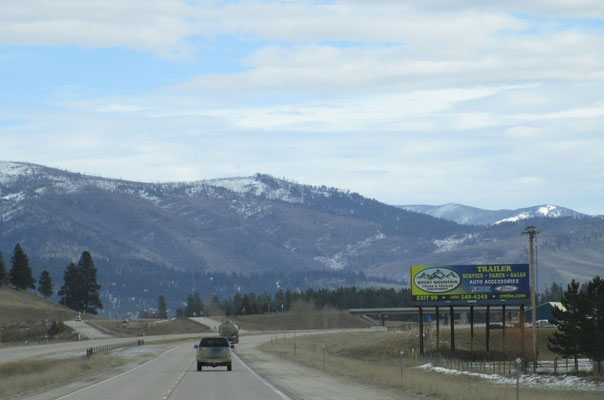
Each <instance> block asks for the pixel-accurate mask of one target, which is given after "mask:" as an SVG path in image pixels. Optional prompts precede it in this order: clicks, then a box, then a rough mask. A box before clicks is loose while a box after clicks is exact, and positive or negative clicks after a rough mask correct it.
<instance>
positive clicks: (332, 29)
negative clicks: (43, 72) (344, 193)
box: [0, 0, 604, 212]
mask: <svg viewBox="0 0 604 400" xmlns="http://www.w3.org/2000/svg"><path fill="white" fill-rule="evenodd" d="M603 17H604V9H603V8H602V7H601V2H600V0H594V1H590V0H572V1H570V0H569V1H562V0H553V1H551V0H548V1H546V0H536V1H531V2H526V1H516V0H512V1H506V2H484V1H480V2H479V1H469V0H457V1H450V2H442V1H435V0H426V1H403V0H393V1H375V2H366V1H365V2H361V1H356V2H354V1H346V2H344V1H334V2H325V3H323V2H319V3H317V2H312V1H292V2H272V1H254V2H234V3H233V2H219V1H216V2H214V1H207V2H189V1H184V0H183V1H177V0H174V1H170V2H165V1H161V0H146V1H134V0H119V1H118V0H114V1H108V0H104V1H101V0H97V1H87V2H82V1H79V0H72V1H68V0H60V1H53V2H45V1H34V0H23V1H19V2H12V3H11V2H2V3H0V44H8V45H51V46H63V45H76V46H82V47H86V48H97V47H111V46H119V47H123V48H127V49H135V50H142V51H146V52H150V53H153V54H156V55H158V56H159V57H165V58H170V57H180V58H194V57H195V56H196V53H197V52H199V51H202V50H203V46H201V47H198V43H199V41H203V40H212V39H213V38H217V37H223V36H224V35H227V36H229V35H230V36H231V37H232V38H234V39H233V41H236V40H239V41H241V42H244V43H245V44H246V45H248V46H250V47H252V49H251V50H249V52H248V53H247V54H246V55H245V56H244V57H243V58H242V59H241V60H235V62H240V63H241V67H242V68H241V69H240V71H239V72H232V73H215V74H199V75H197V76H194V77H192V78H190V79H186V80H184V81H183V82H180V83H178V84H175V85H173V86H171V87H167V88H163V89H158V90H155V91H153V92H145V91H141V92H139V93H135V94H132V95H122V96H118V95H115V94H109V95H107V96H103V97H90V96H87V95H86V93H87V92H86V90H85V89H86V88H80V87H78V86H77V85H74V86H65V87H62V88H60V92H58V93H56V94H55V96H54V97H53V96H51V98H52V99H53V100H54V103H53V104H52V106H53V110H52V112H49V111H40V110H31V109H17V110H5V111H2V110H0V118H4V119H7V118H11V119H17V120H19V121H22V122H23V123H22V124H20V125H19V124H16V125H7V126H2V125H0V136H1V137H2V139H3V143H5V145H3V146H2V147H0V159H20V160H24V161H33V162H40V163H44V164H48V165H51V166H57V165H58V166H61V167H64V168H69V169H73V170H78V171H82V172H89V173H100V174H102V175H105V176H114V177H122V178H129V179H137V180H146V181H149V180H184V179H201V178H214V177H223V176H232V175H248V174H251V173H254V172H258V171H260V172H268V173H273V174H274V175H277V176H287V177H291V178H294V179H298V180H299V181H301V182H306V183H313V184H326V185H333V186H338V187H344V188H350V189H352V190H357V191H360V192H362V193H364V194H367V195H370V196H371V197H376V198H378V199H380V200H384V201H388V202H390V203H412V202H414V203H421V202H425V203H443V202H449V201H456V202H462V203H467V204H474V205H479V206H485V207H491V208H497V207H499V208H504V207H508V208H513V207H520V206H526V205H532V204H540V203H544V202H552V203H558V204H561V205H568V206H572V205H573V204H572V201H575V202H577V203H578V204H579V203H581V198H597V197H598V195H600V197H601V176H602V175H601V174H602V161H601V160H602V159H604V144H603V142H602V140H603V139H602V136H601V132H602V130H603V129H604V120H603V117H604V108H603V106H602V103H601V93H602V92H603V90H604V52H602V51H600V49H602V48H604V34H603V29H602V25H601V24H602V23H601V20H600V22H599V23H600V27H597V26H595V27H594V25H597V23H598V21H595V20H578V21H569V18H593V19H601V18H603ZM257 41H259V43H261V44H257ZM0 57H1V56H0ZM126 92H127V93H133V92H135V91H134V90H128V91H126ZM325 171H329V174H326V173H325ZM374 171H379V172H380V173H377V172H376V173H374ZM382 171H385V172H386V173H381V172H382ZM364 175H365V176H364ZM571 196H575V197H574V200H571V199H572V197H571ZM581 204H584V203H581ZM592 208H593V207H592ZM602 212H604V210H602Z"/></svg>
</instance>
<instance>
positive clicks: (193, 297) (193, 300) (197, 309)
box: [185, 292, 203, 317]
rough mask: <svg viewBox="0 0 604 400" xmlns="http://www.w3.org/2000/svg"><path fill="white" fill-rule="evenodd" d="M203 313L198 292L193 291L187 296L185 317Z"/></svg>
mask: <svg viewBox="0 0 604 400" xmlns="http://www.w3.org/2000/svg"><path fill="white" fill-rule="evenodd" d="M201 315H203V302H202V301H201V297H199V293H197V292H194V293H193V294H190V295H189V297H187V304H186V305H185V316H187V317H199V316H201Z"/></svg>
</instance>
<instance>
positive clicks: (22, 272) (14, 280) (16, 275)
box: [8, 244, 36, 290]
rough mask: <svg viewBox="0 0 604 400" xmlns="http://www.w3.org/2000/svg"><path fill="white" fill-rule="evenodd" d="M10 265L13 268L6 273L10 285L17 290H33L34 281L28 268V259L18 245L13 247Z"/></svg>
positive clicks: (34, 286)
mask: <svg viewBox="0 0 604 400" xmlns="http://www.w3.org/2000/svg"><path fill="white" fill-rule="evenodd" d="M12 264H13V266H12V268H11V269H10V272H9V273H8V275H9V281H10V283H11V284H13V285H14V286H15V288H17V290H19V289H28V288H30V289H35V288H36V283H35V282H36V280H35V279H34V276H33V274H32V272H31V268H30V267H29V258H28V257H27V254H25V252H24V251H23V249H22V248H21V245H20V244H17V245H16V246H15V250H14V252H13V258H12Z"/></svg>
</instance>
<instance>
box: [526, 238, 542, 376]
mask: <svg viewBox="0 0 604 400" xmlns="http://www.w3.org/2000/svg"><path fill="white" fill-rule="evenodd" d="M522 233H523V234H526V235H529V256H530V270H531V336H532V339H533V340H532V341H533V371H534V370H536V369H537V331H536V328H537V327H536V326H535V325H536V321H537V301H536V299H535V290H536V288H535V283H536V282H537V281H536V275H535V249H534V244H535V236H537V234H538V233H540V232H539V231H537V230H536V229H535V227H534V226H527V227H526V228H524V232H522Z"/></svg>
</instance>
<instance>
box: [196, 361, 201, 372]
mask: <svg viewBox="0 0 604 400" xmlns="http://www.w3.org/2000/svg"><path fill="white" fill-rule="evenodd" d="M197 370H198V371H201V363H200V362H199V361H197Z"/></svg>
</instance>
